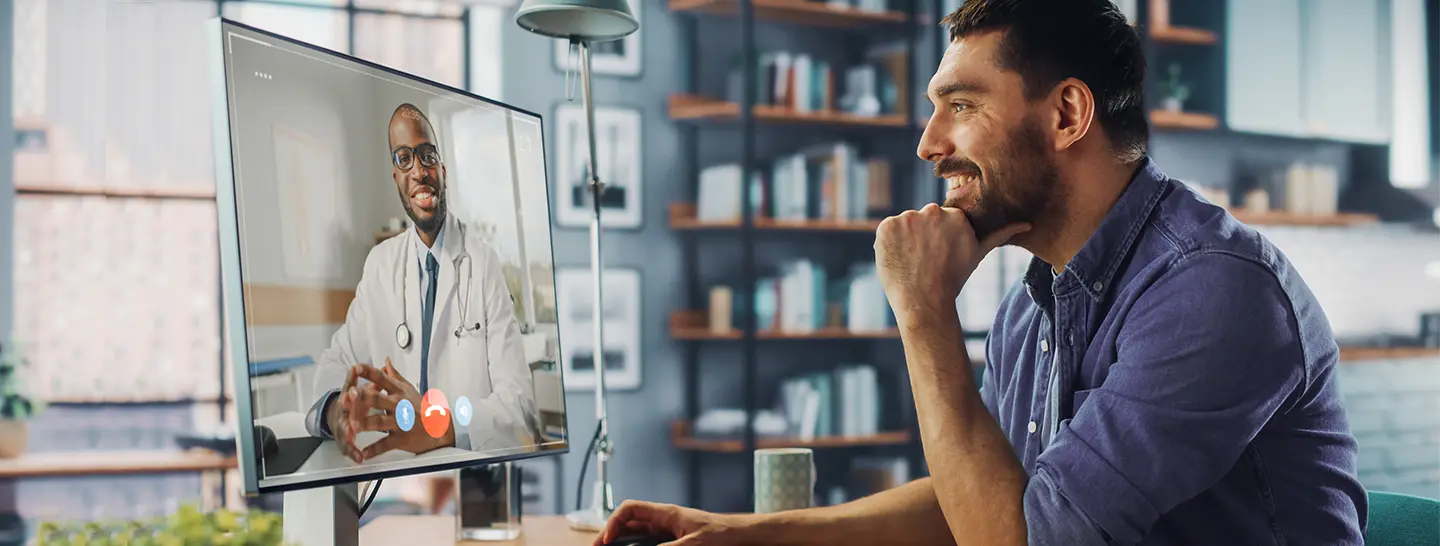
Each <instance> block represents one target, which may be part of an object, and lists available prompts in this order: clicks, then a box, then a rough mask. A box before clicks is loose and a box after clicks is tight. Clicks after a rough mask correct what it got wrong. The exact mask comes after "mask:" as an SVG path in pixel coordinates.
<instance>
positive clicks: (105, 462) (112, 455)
mask: <svg viewBox="0 0 1440 546" xmlns="http://www.w3.org/2000/svg"><path fill="white" fill-rule="evenodd" d="M235 462H236V461H235V458H234V457H225V456H222V455H219V454H217V453H214V452H211V451H203V450H193V451H108V452H106V451H81V452H70V453H26V454H24V455H21V456H20V457H18V458H14V459H0V478H11V479H13V478H35V477H44V476H89V475H98V474H163V473H176V472H208V471H214V470H230V469H233V468H235Z"/></svg>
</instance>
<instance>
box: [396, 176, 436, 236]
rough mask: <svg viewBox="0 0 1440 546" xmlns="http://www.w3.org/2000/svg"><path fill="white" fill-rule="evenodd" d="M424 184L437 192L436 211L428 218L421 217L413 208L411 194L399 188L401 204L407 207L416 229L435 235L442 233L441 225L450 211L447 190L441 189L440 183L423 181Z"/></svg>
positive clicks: (406, 209) (406, 211) (407, 213)
mask: <svg viewBox="0 0 1440 546" xmlns="http://www.w3.org/2000/svg"><path fill="white" fill-rule="evenodd" d="M422 184H424V185H425V186H428V187H429V188H430V189H431V190H432V191H434V192H435V213H434V214H431V215H430V218H429V219H428V220H421V219H420V216H419V214H417V213H416V211H415V209H414V208H413V207H414V205H412V204H411V203H410V196H409V195H406V193H405V190H400V189H397V190H396V191H398V192H399V193H400V204H401V205H402V206H404V208H405V215H406V216H409V217H410V221H411V222H413V223H414V224H415V229H418V230H420V232H421V233H424V234H426V235H432V236H433V235H436V234H438V233H440V226H442V225H444V223H445V214H446V213H447V212H448V209H447V207H446V205H445V191H444V190H442V189H440V185H439V184H432V183H430V181H426V182H422Z"/></svg>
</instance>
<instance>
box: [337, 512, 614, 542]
mask: <svg viewBox="0 0 1440 546" xmlns="http://www.w3.org/2000/svg"><path fill="white" fill-rule="evenodd" d="M594 543H595V533H582V532H579V531H572V530H570V524H569V523H568V522H566V521H565V517H564V516H522V518H521V529H520V538H518V539H516V540H511V541H505V542H489V541H486V542H472V541H464V542H461V541H457V540H455V516H380V517H378V518H375V520H374V521H371V522H370V523H368V524H366V525H365V526H364V527H361V528H360V544H361V545H362V546H367V545H380V544H385V545H391V544H404V545H406V546H432V545H437V544H473V545H479V544H489V545H493V546H591V545H592V544H594Z"/></svg>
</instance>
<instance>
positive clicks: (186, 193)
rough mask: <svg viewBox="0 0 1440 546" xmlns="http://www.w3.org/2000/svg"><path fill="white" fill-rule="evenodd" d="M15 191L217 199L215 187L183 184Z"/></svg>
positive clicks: (22, 187) (18, 189)
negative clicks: (185, 185)
mask: <svg viewBox="0 0 1440 546" xmlns="http://www.w3.org/2000/svg"><path fill="white" fill-rule="evenodd" d="M15 193H17V194H20V195H51V196H80V197H105V198H113V199H184V200H191V201H214V200H215V188H207V187H183V186H170V187H153V188H147V187H133V188H124V187H109V186H81V185H76V184H16V185H15Z"/></svg>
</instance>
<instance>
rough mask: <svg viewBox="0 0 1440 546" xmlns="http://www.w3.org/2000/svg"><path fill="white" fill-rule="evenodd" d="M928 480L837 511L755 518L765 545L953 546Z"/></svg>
mask: <svg viewBox="0 0 1440 546" xmlns="http://www.w3.org/2000/svg"><path fill="white" fill-rule="evenodd" d="M931 483H932V481H931V479H930V478H921V479H918V480H915V481H912V482H910V483H907V484H905V485H902V486H900V487H896V488H894V489H890V490H887V491H882V492H880V493H876V494H874V495H870V496H868V497H865V498H863V499H859V500H855V501H852V502H848V503H845V504H841V505H837V506H827V507H824V508H811V509H808V510H793V511H787V512H777V513H774V514H759V515H754V516H747V517H752V518H754V522H755V524H756V525H755V530H756V531H757V533H756V535H757V536H759V537H764V539H763V540H764V541H765V543H767V544H776V545H787V546H810V545H817V546H818V545H829V544H887V545H896V546H907V545H913V546H935V545H948V544H953V543H954V542H953V540H952V539H951V537H950V530H949V528H947V527H946V526H945V516H944V514H942V513H941V512H940V504H939V503H938V502H937V501H936V500H935V490H934V488H933V487H932V486H931Z"/></svg>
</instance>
